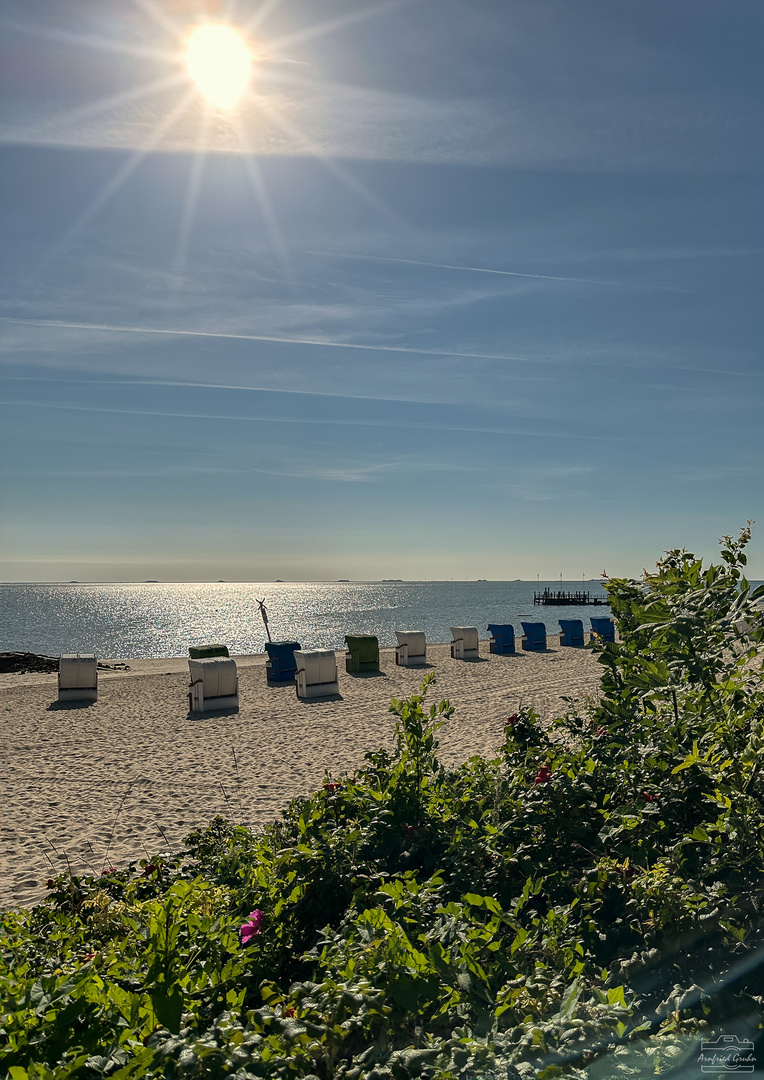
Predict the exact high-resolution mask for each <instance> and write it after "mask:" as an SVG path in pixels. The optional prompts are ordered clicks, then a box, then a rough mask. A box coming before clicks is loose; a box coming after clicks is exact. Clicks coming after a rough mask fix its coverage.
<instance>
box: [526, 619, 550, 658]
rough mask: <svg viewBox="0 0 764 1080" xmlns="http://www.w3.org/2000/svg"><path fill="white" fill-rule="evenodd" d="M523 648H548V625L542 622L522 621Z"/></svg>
mask: <svg viewBox="0 0 764 1080" xmlns="http://www.w3.org/2000/svg"><path fill="white" fill-rule="evenodd" d="M520 625H521V626H522V628H523V648H524V649H525V650H526V652H540V651H542V650H543V649H545V648H546V626H545V625H544V623H542V622H521V623H520Z"/></svg>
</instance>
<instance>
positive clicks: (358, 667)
mask: <svg viewBox="0 0 764 1080" xmlns="http://www.w3.org/2000/svg"><path fill="white" fill-rule="evenodd" d="M345 644H346V645H347V652H346V653H345V671H348V672H350V673H351V674H354V673H356V672H362V671H379V641H378V640H377V638H375V637H374V636H373V635H372V634H347V635H346V637H345Z"/></svg>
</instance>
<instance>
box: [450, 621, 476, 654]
mask: <svg viewBox="0 0 764 1080" xmlns="http://www.w3.org/2000/svg"><path fill="white" fill-rule="evenodd" d="M451 636H452V637H453V639H454V640H453V641H452V642H451V656H452V657H453V658H454V660H474V659H475V657H477V656H480V646H479V644H478V632H477V627H476V626H452V627H451Z"/></svg>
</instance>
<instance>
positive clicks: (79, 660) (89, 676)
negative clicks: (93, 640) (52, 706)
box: [58, 653, 98, 701]
mask: <svg viewBox="0 0 764 1080" xmlns="http://www.w3.org/2000/svg"><path fill="white" fill-rule="evenodd" d="M97 698H98V659H97V657H96V655H95V653H66V654H65V655H64V656H59V658H58V700H59V701H96V700H97Z"/></svg>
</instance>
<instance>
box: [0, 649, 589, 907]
mask: <svg viewBox="0 0 764 1080" xmlns="http://www.w3.org/2000/svg"><path fill="white" fill-rule="evenodd" d="M550 645H551V648H550V649H549V650H548V651H547V652H543V653H521V652H518V653H517V654H516V655H515V656H490V657H489V652H488V642H487V641H482V642H481V643H480V654H481V655H480V659H479V660H472V661H462V660H453V659H451V656H450V651H449V646H448V645H430V644H428V661H429V665H428V667H427V668H424V669H422V668H419V669H406V668H398V667H396V666H395V656H394V650H392V649H382V650H381V668H382V672H381V674H379V675H348V674H346V672H345V668H344V654H343V653H342V652H338V653H337V658H338V667H339V671H340V676H339V678H340V694H339V696H338V697H334V698H330V699H327V700H317V701H310V702H304V701H298V699H297V697H296V696H295V692H294V687H293V685H291V684H286V685H281V686H275V687H271V686H268V685H267V683H266V679H265V656H264V655H258V656H246V657H236V661H237V664H238V669H239V682H240V708H239V711H238V713H227V714H215V713H204V714H201V715H199V716H196V715H193V716H192V715H189V713H188V711H187V704H188V702H187V683H188V660H187V659H186V658H178V659H159V660H128V661H125V662H124V663H127V664H129V667H130V670H129V671H123V670H114V671H100V672H99V693H98V700H97V701H96V702H93V703H67V704H59V702H58V701H57V691H56V676H55V674H25V675H13V674H4V675H0V695H1V696H2V706H1V712H2V717H3V725H2V730H3V767H2V771H3V776H2V786H3V816H2V866H1V871H2V872H1V874H0V877H1V878H2V885H1V891H0V905H1V906H3V907H23V906H28V905H30V904H33V903H35V902H36V901H38V900H40V899H41V898H42V897H43V896H44V895H45V891H46V890H45V882H46V880H47V879H48V878H49V877H50V876H51V875H52V874H53V873H54V872H56V873H57V872H59V871H62V870H65V869H66V868H67V866H70V867H71V869H72V871H73V872H77V873H93V872H98V871H100V869H101V868H102V866H103V865H104V860H106V861H107V864H108V865H110V866H122V865H125V864H126V863H127V862H129V861H130V860H132V859H140V858H142V857H144V856H146V855H150V854H152V853H156V852H158V851H166V850H168V849H170V850H176V849H178V848H180V846H181V841H182V839H183V837H184V836H186V835H187V834H188V833H189V832H190V831H191V830H192V829H193V828H194V827H195V826H197V825H205V824H207V823H208V822H209V820H210V819H211V818H213V817H214V816H215V815H216V814H222V815H224V816H226V817H228V818H231V819H233V820H235V821H238V822H241V823H242V824H246V825H252V826H258V825H263V824H265V823H267V822H268V821H271V820H273V819H274V818H276V817H277V816H278V813H279V810H280V809H281V807H282V806H284V805H285V804H286V803H287V802H288V801H289V800H290V799H291V798H294V797H295V796H298V795H305V794H308V793H309V792H310V791H311V790H313V789H314V788H315V787H316V786H317V785H318V784H319V783H320V782H321V780H322V778H323V777H324V775H325V774H326V772H327V771H328V772H331V773H332V774H333V775H334V776H337V775H340V774H342V773H344V772H349V771H352V770H353V769H355V768H356V767H357V766H358V765H360V764H361V763H362V761H363V755H364V753H366V751H368V750H374V749H378V748H379V747H383V746H391V745H392V733H393V728H394V724H395V718H394V717H393V716H392V715H391V714H390V713H389V711H388V706H389V703H390V699H391V698H393V697H404V696H407V695H409V694H411V693H413V692H414V691H416V690H417V689H418V687H419V685H420V683H421V680H422V677H423V674H424V673H425V672H427V671H433V672H435V675H436V685H435V687H433V688H432V689H431V691H430V695H431V698H432V700H440V699H441V698H444V697H445V698H448V699H449V700H450V701H451V703H452V705H454V706H455V713H454V716H453V718H452V719H451V720H450V721H449V722H448V723H447V725H446V727H444V728H443V730H442V731H441V733H440V744H441V757H442V759H443V760H444V761H445V762H447V763H450V764H457V763H459V762H461V761H464V760H466V759H467V758H469V757H470V756H472V755H473V754H489V753H490V752H491V751H492V750H493V749H494V748H495V747H496V746H497V745H499V743H500V742H501V740H502V737H503V727H504V720H505V719H506V717H507V715H508V714H509V713H511V712H514V711H515V710H516V709H517V708H518V706H519V705H520V704H521V703H522V704H526V705H532V706H533V707H534V708H535V709H536V710H537V711H538V712H539V714H540V715H541V717H542V718H543V719H550V718H552V717H553V716H556V715H560V714H561V713H563V712H564V711H565V710H566V708H567V707H568V706H567V703H566V702H565V701H564V700H563V699H564V698H575V699H578V700H582V699H584V698H586V697H587V696H596V695H597V692H598V686H599V675H600V671H601V667H600V665H599V664H598V663H597V660H596V657H595V656H594V655H593V654H592V653H591V652H590V651H589V650H588V649H570V648H565V649H563V648H560V647H559V646H558V645H557V644H556V639H555V638H550ZM107 662H108V663H112V664H114V663H118V662H119V661H116V660H110V661H107ZM234 752H235V756H236V763H237V766H235V764H234ZM110 838H111V844H110ZM109 844H110V846H109ZM107 849H108V854H107Z"/></svg>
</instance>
